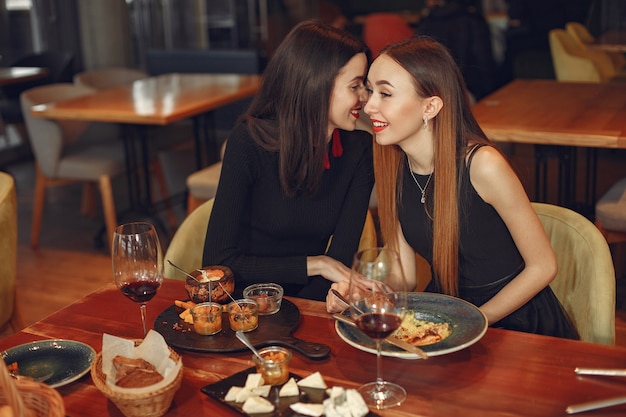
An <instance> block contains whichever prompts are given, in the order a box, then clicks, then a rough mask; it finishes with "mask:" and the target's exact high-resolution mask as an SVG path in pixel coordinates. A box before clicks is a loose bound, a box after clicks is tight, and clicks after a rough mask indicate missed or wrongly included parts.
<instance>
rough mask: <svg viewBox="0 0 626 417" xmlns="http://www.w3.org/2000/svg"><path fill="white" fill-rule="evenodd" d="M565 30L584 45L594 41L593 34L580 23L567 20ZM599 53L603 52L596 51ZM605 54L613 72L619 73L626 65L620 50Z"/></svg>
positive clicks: (625, 58)
mask: <svg viewBox="0 0 626 417" xmlns="http://www.w3.org/2000/svg"><path fill="white" fill-rule="evenodd" d="M565 30H567V33H569V34H570V35H572V37H573V38H574V39H576V40H577V41H578V42H580V43H581V44H583V45H585V46H589V45H590V44H592V43H593V42H595V41H596V39H595V38H594V36H593V35H592V34H591V33H590V32H589V30H588V29H587V27H586V26H585V25H583V24H582V23H578V22H568V23H567V24H566V25H565ZM596 52H597V53H599V54H604V53H605V52H604V51H596ZM606 55H608V57H609V59H610V60H611V63H612V64H613V69H614V70H615V73H620V72H621V71H622V69H623V68H624V67H626V56H624V54H623V53H621V52H613V51H606Z"/></svg>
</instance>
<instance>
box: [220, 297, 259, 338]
mask: <svg viewBox="0 0 626 417" xmlns="http://www.w3.org/2000/svg"><path fill="white" fill-rule="evenodd" d="M226 311H227V312H228V322H229V323H230V328H231V329H232V330H233V331H234V332H236V331H237V330H241V331H242V332H250V331H252V330H254V329H256V328H257V327H258V326H259V305H258V304H257V303H256V301H254V300H250V299H247V298H244V299H241V300H236V301H233V302H232V303H230V304H228V306H227V307H226Z"/></svg>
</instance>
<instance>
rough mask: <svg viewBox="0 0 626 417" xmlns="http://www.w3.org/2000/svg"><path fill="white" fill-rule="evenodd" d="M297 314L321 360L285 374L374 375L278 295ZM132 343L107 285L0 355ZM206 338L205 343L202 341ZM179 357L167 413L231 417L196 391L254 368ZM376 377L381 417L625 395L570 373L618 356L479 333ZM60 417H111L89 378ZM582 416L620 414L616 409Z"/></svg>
mask: <svg viewBox="0 0 626 417" xmlns="http://www.w3.org/2000/svg"><path fill="white" fill-rule="evenodd" d="M185 297H186V293H185V289H184V281H177V280H171V279H166V280H165V282H164V283H163V286H162V287H161V289H159V292H158V294H157V295H156V297H155V298H154V299H152V300H151V301H150V302H149V303H148V321H149V322H154V320H155V318H156V317H157V316H158V315H159V314H160V313H161V312H162V311H164V310H165V309H167V308H169V307H170V306H171V305H172V304H173V301H174V299H181V298H185ZM288 299H289V300H290V301H292V302H293V303H294V304H295V305H297V306H298V308H299V309H300V312H301V322H300V325H299V327H298V328H297V329H296V331H295V332H294V334H293V335H294V337H297V338H298V339H302V340H306V341H310V342H316V343H323V344H326V345H328V346H330V348H331V354H330V357H329V358H327V359H324V360H320V361H315V360H310V359H307V358H305V357H304V356H302V355H300V354H299V353H295V352H294V355H293V359H292V361H291V363H290V370H291V372H292V373H294V374H296V375H300V376H307V375H309V374H310V373H312V372H314V371H320V372H321V374H322V375H323V376H324V379H325V381H326V383H327V384H328V385H329V386H335V385H339V386H343V387H345V388H356V387H358V386H359V385H361V384H362V383H365V382H371V381H373V380H374V379H375V376H376V360H375V356H374V355H373V354H370V353H366V352H363V351H361V350H359V349H356V348H354V347H352V346H350V345H348V344H347V343H345V342H344V341H343V340H342V339H341V338H340V337H339V336H338V335H337V333H336V331H335V322H334V320H333V319H332V317H331V316H330V315H329V314H327V313H326V310H325V305H324V303H322V302H317V301H310V300H303V299H297V298H292V297H288ZM103 333H109V334H112V335H115V336H119V337H125V338H129V339H135V338H141V336H142V330H141V323H140V318H139V313H138V312H137V305H136V304H135V303H133V302H131V301H129V300H128V299H127V298H126V297H124V296H123V295H122V294H121V293H120V292H119V290H118V289H117V288H116V287H115V286H114V284H112V283H111V284H110V285H107V286H105V287H104V288H102V289H101V290H99V291H97V292H95V293H93V294H91V295H88V296H87V297H85V298H83V299H81V300H79V301H77V302H75V303H73V304H71V305H69V306H67V307H65V308H64V309H62V310H60V311H58V312H57V313H54V314H52V315H50V316H49V317H47V318H45V319H43V320H41V321H39V322H37V323H35V324H33V325H31V326H29V327H27V328H25V329H24V330H22V331H21V332H19V333H17V334H15V335H13V336H11V337H9V338H7V339H4V340H0V351H1V350H4V349H8V348H10V347H13V346H16V345H19V344H23V343H27V342H31V341H35V340H41V339H51V338H57V339H72V340H77V341H80V342H83V343H87V344H89V345H91V346H92V347H93V348H94V349H95V350H96V351H98V352H99V351H100V350H101V348H102V334H103ZM207 337H210V336H207ZM178 353H180V354H181V355H182V360H183V364H184V374H183V375H184V376H183V382H182V386H181V388H180V389H179V390H178V392H177V393H176V396H175V397H174V401H173V404H172V407H171V408H170V410H169V412H168V413H167V415H168V416H184V415H199V416H202V415H219V416H237V415H239V414H237V413H236V412H235V411H233V410H232V409H231V408H229V407H227V406H225V405H223V404H221V403H219V402H218V401H216V400H214V399H212V398H210V397H208V396H206V395H204V394H203V393H202V392H201V391H200V388H202V387H203V386H205V385H207V384H211V383H214V382H217V381H220V380H222V379H224V378H227V377H229V376H231V375H233V374H235V373H237V372H240V371H242V370H245V369H247V368H249V367H252V366H254V365H253V362H252V358H251V353H250V352H248V351H247V350H244V351H242V352H234V353H232V352H231V353H194V352H188V351H184V350H178ZM383 363H384V366H383V372H384V378H385V379H388V380H390V381H394V382H396V383H399V384H400V385H402V386H403V387H404V388H405V389H406V391H407V393H408V397H407V400H406V401H405V402H404V403H403V404H402V405H400V406H398V407H395V408H392V409H388V410H384V411H379V412H378V413H379V414H380V415H383V416H386V417H391V416H399V417H403V416H404V417H406V416H414V415H420V416H437V417H446V416H451V417H452V416H454V417H457V416H464V417H473V416H476V417H478V416H480V417H489V416H500V417H501V416H508V417H511V416H524V417H529V416H540V417H548V416H561V415H565V408H566V407H567V406H568V405H570V404H577V403H580V402H586V401H592V400H599V399H606V398H611V397H617V396H624V395H626V381H625V380H623V379H621V378H615V377H597V376H596V377H591V376H584V377H583V376H577V375H576V374H575V373H574V368H576V367H589V368H626V349H625V348H621V347H614V346H604V345H596V344H591V343H586V342H578V341H572V340H565V339H558V338H553V337H546V336H538V335H533V334H526V333H520V332H514V331H507V330H500V329H489V330H487V333H486V334H485V335H484V336H483V338H482V339H481V340H479V341H478V342H477V343H475V344H474V345H472V346H470V347H469V348H466V349H463V350H461V351H458V352H455V353H451V354H447V355H442V356H436V357H432V358H429V359H427V360H419V359H417V360H407V359H401V358H392V357H383ZM58 390H59V392H60V393H61V395H62V396H63V399H64V402H65V408H66V413H67V415H68V416H72V417H81V416H89V417H91V416H96V415H97V416H121V413H120V412H119V410H118V409H117V408H116V407H115V405H113V403H111V402H110V401H108V400H107V399H106V398H105V397H104V396H103V395H102V394H101V393H100V391H98V390H97V389H96V388H95V386H94V385H93V383H92V381H91V378H90V376H85V377H83V378H82V379H80V380H78V381H76V382H73V383H71V384H69V385H66V386H63V387H60V388H58ZM583 415H584V416H623V415H626V405H619V406H615V407H611V408H606V409H603V410H599V411H590V412H587V413H585V414H583Z"/></svg>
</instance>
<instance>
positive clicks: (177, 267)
mask: <svg viewBox="0 0 626 417" xmlns="http://www.w3.org/2000/svg"><path fill="white" fill-rule="evenodd" d="M167 263H168V264H170V265H172V266H173V267H174V268H176V269H178V270H179V271H180V272H182V273H183V274H185V275H187V276H188V277H189V278H191V279H193V280H194V281H197V282H200V281H198V278H196V277H194V276H193V275H191V274H189V273H187V272H186V271H185V270H184V269H182V268H181V267H179V266H176V265H174V263H173V262H172V261H170V260H169V259H168V260H167Z"/></svg>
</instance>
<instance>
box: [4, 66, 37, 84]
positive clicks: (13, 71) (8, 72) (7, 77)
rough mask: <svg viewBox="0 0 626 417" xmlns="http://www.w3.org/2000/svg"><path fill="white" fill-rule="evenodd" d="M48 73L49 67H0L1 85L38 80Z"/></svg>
mask: <svg viewBox="0 0 626 417" xmlns="http://www.w3.org/2000/svg"><path fill="white" fill-rule="evenodd" d="M47 74H48V69H47V68H39V67H0V86H2V85H9V84H17V83H21V82H23V81H30V80H36V79H38V78H42V77H45V76H46V75H47Z"/></svg>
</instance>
